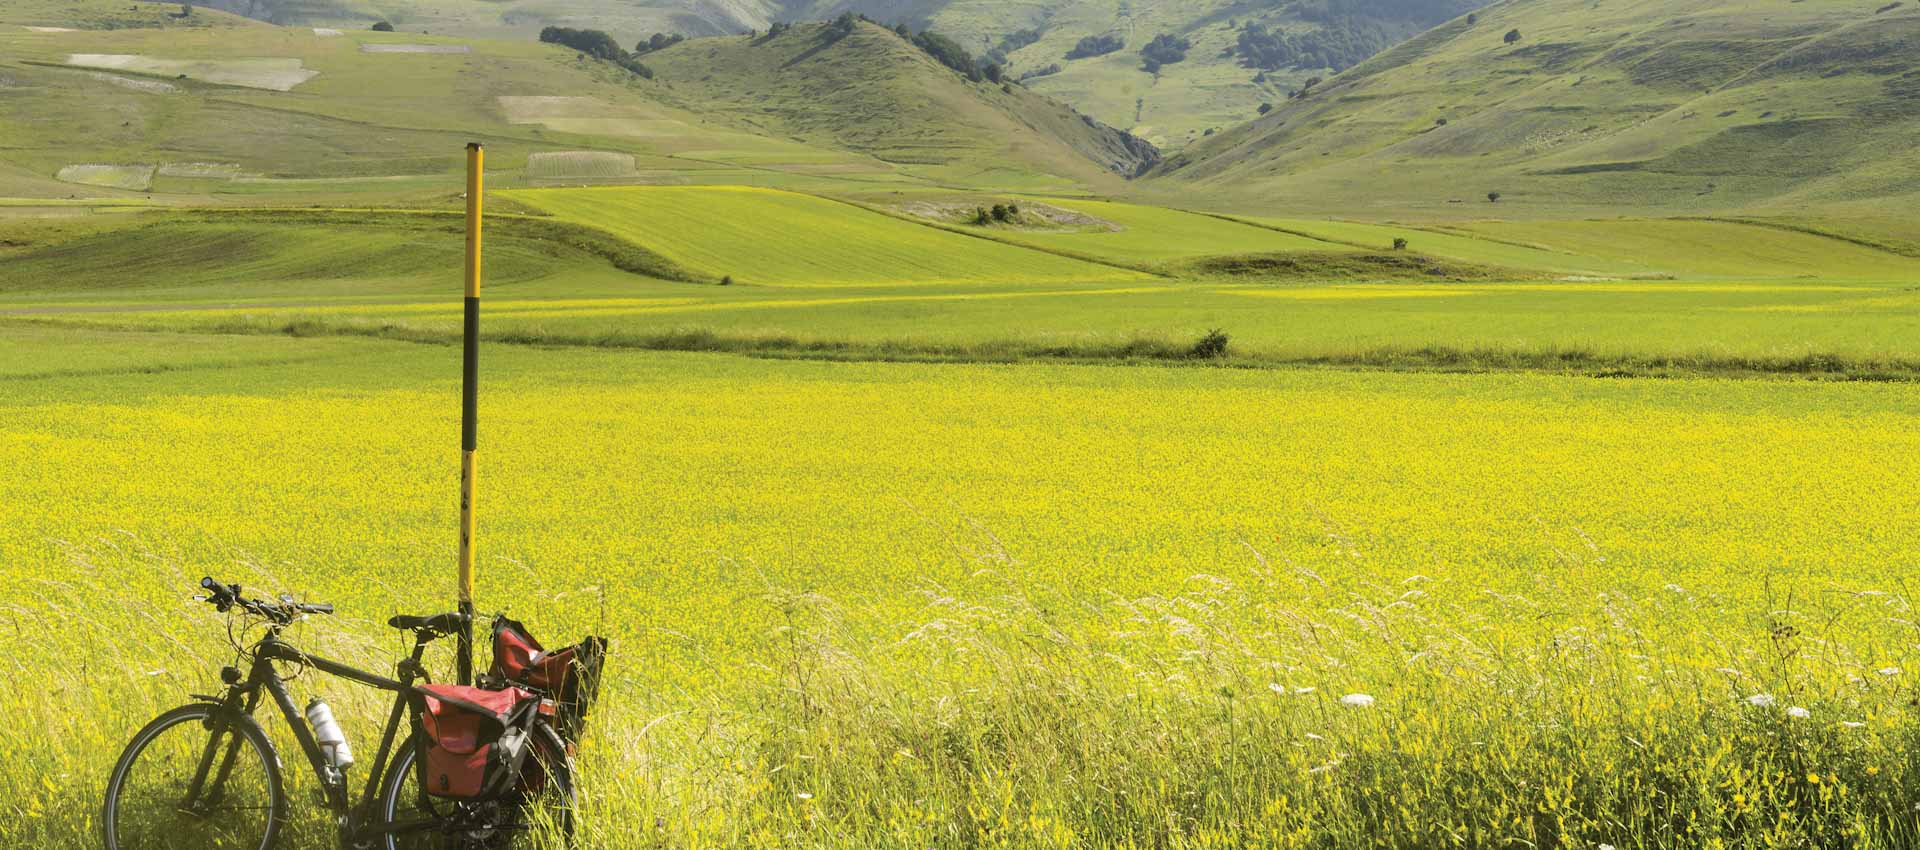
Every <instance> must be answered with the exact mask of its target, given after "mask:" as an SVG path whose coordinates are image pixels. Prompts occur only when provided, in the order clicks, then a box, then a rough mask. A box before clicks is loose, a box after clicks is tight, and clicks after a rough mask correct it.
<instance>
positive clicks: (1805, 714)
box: [1787, 705, 1813, 720]
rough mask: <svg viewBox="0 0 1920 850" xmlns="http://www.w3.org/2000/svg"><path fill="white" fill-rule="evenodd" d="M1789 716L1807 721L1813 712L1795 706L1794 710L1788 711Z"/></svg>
mask: <svg viewBox="0 0 1920 850" xmlns="http://www.w3.org/2000/svg"><path fill="white" fill-rule="evenodd" d="M1787 716H1788V717H1791V718H1793V719H1795V720H1805V719H1807V718H1809V717H1812V716H1813V712H1811V711H1808V710H1806V709H1804V708H1801V707H1800V706H1797V705H1796V706H1793V707H1792V708H1789V709H1787Z"/></svg>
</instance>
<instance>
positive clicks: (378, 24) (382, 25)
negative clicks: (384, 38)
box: [372, 21, 393, 32]
mask: <svg viewBox="0 0 1920 850" xmlns="http://www.w3.org/2000/svg"><path fill="white" fill-rule="evenodd" d="M372 29H373V31H374V32H393V24H390V23H387V22H386V21H374V22H373V27H372Z"/></svg>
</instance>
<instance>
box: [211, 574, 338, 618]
mask: <svg viewBox="0 0 1920 850" xmlns="http://www.w3.org/2000/svg"><path fill="white" fill-rule="evenodd" d="M200 587H201V588H203V589H205V590H206V591H207V595H205V596H199V597H195V598H196V599H201V600H203V601H205V602H207V603H209V604H211V605H212V606H213V607H215V608H217V609H219V610H220V611H221V612H223V613H224V612H226V611H231V610H233V609H234V608H239V609H240V610H242V611H245V612H247V613H249V614H253V615H255V616H258V617H263V618H266V619H268V620H272V621H273V622H275V623H279V624H280V625H283V626H284V625H287V624H288V623H291V622H293V621H294V618H295V617H297V616H298V615H301V614H331V613H333V606H332V605H325V604H321V603H316V602H295V601H293V598H292V597H281V599H280V600H279V601H278V602H269V601H267V600H264V599H248V598H247V597H245V596H241V595H240V585H237V584H221V583H220V582H217V581H214V580H213V577H212V576H207V577H205V578H202V579H200Z"/></svg>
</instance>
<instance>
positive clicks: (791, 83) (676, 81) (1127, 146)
mask: <svg viewBox="0 0 1920 850" xmlns="http://www.w3.org/2000/svg"><path fill="white" fill-rule="evenodd" d="M646 61H647V63H648V64H649V65H651V66H652V67H653V68H654V69H655V70H656V71H658V72H659V74H660V77H661V79H665V80H671V81H673V83H672V86H671V88H670V95H669V96H671V97H674V98H677V99H678V102H679V103H681V104H682V105H683V106H685V107H687V108H689V109H696V110H701V111H704V112H709V113H711V114H713V115H714V116H715V117H717V118H726V117H732V118H736V119H737V122H738V123H739V124H741V125H742V126H744V127H745V128H747V129H750V130H753V131H756V132H759V133H761V134H764V135H769V136H774V137H779V138H785V137H795V138H799V139H802V140H805V141H809V142H813V143H815V144H820V145H824V146H829V147H838V148H846V149H850V150H855V151H861V152H864V153H869V154H872V155H874V156H876V157H879V158H880V159H883V160H887V161H889V162H895V163H900V164H906V165H914V166H922V167H923V168H922V169H920V170H929V169H928V168H926V167H932V169H931V170H932V171H933V172H934V173H937V174H941V175H944V176H947V177H951V178H954V179H960V180H965V181H967V182H969V183H981V182H992V183H1003V184H1005V183H1011V184H1014V185H1049V184H1051V185H1070V184H1072V183H1075V182H1080V183H1097V184H1103V185H1111V186H1117V185H1119V183H1120V180H1119V178H1120V177H1121V176H1123V175H1131V174H1133V173H1134V172H1136V171H1139V170H1141V169H1143V168H1144V167H1145V166H1146V165H1148V164H1150V163H1151V161H1152V158H1153V156H1154V152H1153V151H1152V150H1151V148H1149V147H1148V146H1146V145H1144V144H1142V143H1139V142H1138V141H1136V140H1133V139H1131V138H1130V137H1128V136H1126V135H1125V134H1124V133H1121V132H1120V131H1118V130H1114V129H1113V128H1111V127H1105V126H1101V125H1098V124H1095V123H1093V122H1090V121H1086V120H1083V119H1082V117H1081V116H1079V115H1078V114H1076V113H1074V112H1073V111H1072V110H1071V109H1069V108H1067V107H1066V106H1065V105H1063V104H1061V103H1059V102H1058V101H1054V100H1052V99H1049V98H1046V97H1043V96H1040V95H1036V94H1034V93H1033V92H1031V91H1029V90H1027V89H1026V88H1024V87H1021V86H1001V85H997V84H994V83H991V82H985V81H982V82H970V81H968V80H967V78H966V77H964V76H961V75H960V74H959V73H956V72H955V71H953V70H952V69H950V68H947V67H946V66H944V65H941V64H940V63H938V62H936V61H934V60H933V58H932V57H930V56H928V55H927V54H926V52H925V51H922V50H920V49H919V48H917V47H915V46H913V45H911V44H909V43H907V42H906V41H905V40H904V39H902V38H901V37H900V36H899V35H897V34H895V33H894V32H893V31H891V30H888V29H886V28H884V27H879V26H875V25H873V24H867V23H860V24H856V25H855V26H854V28H853V30H852V31H851V32H849V33H845V34H844V35H842V34H841V33H839V32H838V31H837V30H835V29H833V28H831V27H828V26H826V25H811V24H810V25H800V26H795V27H793V28H792V29H789V30H786V31H785V32H782V33H780V34H778V35H762V36H759V37H748V36H737V37H729V38H712V39H695V40H692V41H687V42H683V43H681V44H679V45H677V46H674V47H670V48H667V49H666V50H662V51H658V52H655V53H650V54H647V56H646ZM1036 181H1037V182H1036Z"/></svg>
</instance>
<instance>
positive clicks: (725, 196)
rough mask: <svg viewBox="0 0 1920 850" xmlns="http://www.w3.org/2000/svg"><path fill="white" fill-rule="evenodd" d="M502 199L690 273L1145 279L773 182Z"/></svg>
mask: <svg viewBox="0 0 1920 850" xmlns="http://www.w3.org/2000/svg"><path fill="white" fill-rule="evenodd" d="M508 197H509V198H511V199H512V200H515V201H519V202H521V203H524V204H527V205H528V206H531V207H534V208H536V209H539V210H543V211H546V212H550V213H553V214H555V215H557V216H559V217H560V218H561V219H563V220H569V221H576V222H581V223H587V224H593V225H596V226H599V227H604V228H606V229H607V230H608V231H610V232H612V233H614V234H617V235H619V236H620V237H622V238H625V239H628V240H631V241H632V242H633V243H635V244H639V245H644V246H646V247H648V248H650V249H652V250H655V251H658V252H659V253H661V254H663V255H665V256H666V257H668V258H670V259H672V260H674V261H675V262H678V263H681V264H683V265H685V266H687V267H689V268H693V269H697V270H699V271H701V272H704V273H706V274H708V275H711V276H714V277H719V276H722V275H727V276H731V277H733V278H737V282H739V283H753V284H773V285H781V286H846V285H873V284H881V283H909V284H920V283H964V282H973V283H1003V284H1019V285H1024V284H1033V283H1062V282H1073V281H1093V280H1127V281H1145V280H1148V279H1149V278H1148V277H1147V276H1146V275H1143V274H1138V273H1135V272H1130V271H1126V270H1123V269H1117V268H1112V267H1108V266H1101V265H1095V264H1093V263H1088V262H1082V261H1080V260H1075V259H1069V258H1067V257H1060V256H1054V255H1052V254H1048V253H1042V252H1039V251H1031V250H1026V249H1023V248H1017V247H1014V246H1011V245H1004V244H1001V243H998V242H994V241H990V240H986V239H975V238H970V237H967V236H961V235H958V234H955V233H950V232H947V231H943V230H937V229H934V228H931V227H923V226H921V225H918V224H911V223H908V222H905V221H901V220H899V219H896V218H892V217H889V216H886V215H882V214H880V213H876V212H871V211H867V210H863V209H860V208H858V207H856V206H853V205H851V204H846V203H841V202H838V201H830V200H826V199H824V198H818V197H814V196H811V195H801V194H797V193H793V192H781V191H776V190H770V189H758V188H749V187H721V186H705V187H648V188H614V189H597V190H585V191H583V190H571V189H570V190H559V189H555V190H538V191H528V192H515V193H512V194H511V195H509V196H508Z"/></svg>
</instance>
